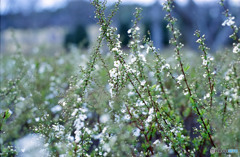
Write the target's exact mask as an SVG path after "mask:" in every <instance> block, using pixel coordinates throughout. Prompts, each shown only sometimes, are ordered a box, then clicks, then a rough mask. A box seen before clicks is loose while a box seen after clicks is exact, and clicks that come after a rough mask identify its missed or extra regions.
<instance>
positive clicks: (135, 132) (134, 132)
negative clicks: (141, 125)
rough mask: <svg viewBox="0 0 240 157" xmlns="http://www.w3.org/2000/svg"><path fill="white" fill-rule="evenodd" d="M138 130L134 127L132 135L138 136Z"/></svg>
mask: <svg viewBox="0 0 240 157" xmlns="http://www.w3.org/2000/svg"><path fill="white" fill-rule="evenodd" d="M140 132H141V131H140V130H139V129H138V128H137V129H135V130H134V131H133V135H134V136H136V137H138V136H140Z"/></svg>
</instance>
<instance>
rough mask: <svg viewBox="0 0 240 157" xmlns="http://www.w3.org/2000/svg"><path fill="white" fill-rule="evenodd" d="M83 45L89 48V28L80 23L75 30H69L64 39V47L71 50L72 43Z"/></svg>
mask: <svg viewBox="0 0 240 157" xmlns="http://www.w3.org/2000/svg"><path fill="white" fill-rule="evenodd" d="M71 44H72V45H75V46H81V47H82V48H88V46H89V38H88V34H87V30H86V28H85V27H84V26H82V25H78V26H77V27H76V28H75V29H74V31H73V32H68V33H67V34H66V36H65V39H64V47H65V48H66V49H67V50H69V46H70V45H71Z"/></svg>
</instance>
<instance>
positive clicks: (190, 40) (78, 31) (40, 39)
mask: <svg viewBox="0 0 240 157" xmlns="http://www.w3.org/2000/svg"><path fill="white" fill-rule="evenodd" d="M108 2H109V3H108V9H107V10H108V11H109V10H110V8H112V7H113V3H114V2H116V0H115V1H114V0H108ZM122 2H123V3H122V5H121V7H120V11H118V13H117V15H116V16H115V17H114V20H113V21H114V22H113V25H114V26H116V27H118V33H120V35H121V41H122V44H123V47H126V46H127V43H128V41H129V37H128V34H127V30H128V29H129V28H130V27H131V26H132V23H131V20H132V19H134V16H133V13H134V10H135V8H136V7H142V8H143V12H142V16H143V18H142V20H141V23H140V28H141V31H142V34H143V35H144V34H145V35H146V34H147V31H148V30H149V31H150V32H151V39H152V40H153V41H154V45H155V46H156V47H157V48H161V49H164V48H167V46H168V44H169V42H168V40H169V38H170V37H169V32H168V30H167V29H166V21H165V20H164V16H165V12H164V11H163V10H162V2H163V1H162V0H160V1H159V0H123V1H122ZM225 3H226V5H227V7H228V8H230V10H231V13H232V14H233V16H235V21H236V23H237V24H238V25H239V24H240V0H226V2H225ZM222 12H223V10H222V8H221V7H220V5H219V4H218V0H176V3H175V9H174V14H175V15H174V16H175V17H177V18H178V23H177V24H178V27H179V28H180V30H181V32H182V34H183V35H182V38H181V40H182V42H183V43H184V44H185V45H186V46H187V47H188V48H191V49H196V48H197V46H196V44H195V41H196V39H195V37H194V36H193V34H194V31H195V30H196V29H200V30H201V31H202V33H204V34H206V35H207V36H206V40H207V41H206V42H207V44H208V45H211V46H210V48H211V50H212V51H213V52H215V51H217V50H219V49H221V48H222V47H226V46H228V45H230V44H231V40H230V39H227V38H225V36H229V35H230V33H231V29H230V28H229V27H223V26H222V23H223V21H224V20H225V19H226V17H225V16H224V15H223V14H222ZM0 18H1V28H0V30H1V33H0V35H1V49H0V50H1V53H4V52H11V51H14V46H13V45H14V44H13V43H14V40H17V41H18V42H19V45H21V48H22V50H23V52H24V53H37V52H39V51H40V50H45V51H49V52H51V53H55V52H59V51H66V52H68V51H69V49H70V47H71V46H72V45H75V46H77V47H78V46H80V47H81V48H88V47H89V46H90V45H91V44H93V43H94V41H95V40H96V38H97V35H98V25H97V24H96V23H97V19H94V7H93V6H92V5H91V4H90V1H88V0H1V10H0ZM13 36H14V37H13Z"/></svg>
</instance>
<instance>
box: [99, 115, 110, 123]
mask: <svg viewBox="0 0 240 157" xmlns="http://www.w3.org/2000/svg"><path fill="white" fill-rule="evenodd" d="M109 119H110V116H109V115H108V114H104V115H102V116H101V117H100V122H101V123H106V122H107V121H108V120H109Z"/></svg>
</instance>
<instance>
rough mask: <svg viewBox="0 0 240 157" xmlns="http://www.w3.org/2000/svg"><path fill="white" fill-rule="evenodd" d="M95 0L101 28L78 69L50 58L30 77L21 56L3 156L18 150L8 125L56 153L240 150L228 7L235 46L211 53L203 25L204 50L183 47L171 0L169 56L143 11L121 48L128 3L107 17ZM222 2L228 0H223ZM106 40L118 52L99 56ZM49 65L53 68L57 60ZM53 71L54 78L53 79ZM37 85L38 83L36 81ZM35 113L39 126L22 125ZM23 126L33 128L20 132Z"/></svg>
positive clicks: (7, 97) (237, 79)
mask: <svg viewBox="0 0 240 157" xmlns="http://www.w3.org/2000/svg"><path fill="white" fill-rule="evenodd" d="M92 4H93V5H94V6H95V7H96V17H97V18H98V19H99V25H100V35H99V37H98V40H97V45H96V46H95V47H94V49H93V53H92V54H91V56H88V55H85V54H82V56H80V57H76V56H78V55H77V54H73V58H74V59H75V60H74V62H70V63H73V65H75V63H77V62H78V61H79V58H81V60H83V59H84V58H88V62H87V63H86V64H84V65H83V66H80V72H77V73H74V74H73V73H71V72H70V73H68V72H69V71H70V70H71V68H73V67H74V66H73V65H72V64H70V65H72V66H70V67H69V68H67V67H68V66H67V65H68V64H61V65H62V66H59V65H57V66H56V68H49V66H48V65H45V66H44V67H45V68H44V69H45V70H46V72H47V73H46V75H45V76H42V75H38V74H37V72H39V71H42V70H40V69H41V68H40V69H39V70H36V71H35V70H33V71H32V73H30V75H20V74H21V73H22V72H21V71H25V72H29V71H31V70H29V69H28V68H22V67H25V65H24V64H22V63H23V62H20V63H21V64H20V65H21V66H20V65H19V67H20V68H19V70H20V72H18V73H16V76H12V77H13V78H15V79H12V80H13V81H11V82H4V86H3V87H2V86H1V97H3V98H4V99H3V101H1V106H2V104H3V106H4V107H1V112H2V117H1V118H2V120H1V122H4V123H1V126H2V131H3V132H4V134H3V136H2V143H1V152H2V153H4V155H6V154H8V155H10V154H11V153H15V154H16V151H14V149H12V147H11V148H10V146H12V143H11V142H12V141H14V140H15V139H17V138H19V136H16V138H15V139H11V136H9V135H10V134H11V132H9V129H8V128H9V126H13V127H11V130H13V131H15V132H16V134H17V133H19V132H20V133H22V132H24V133H25V134H28V133H30V132H35V133H38V134H40V135H41V136H42V138H43V139H44V140H45V143H46V144H45V145H44V146H45V149H46V150H47V151H48V155H49V156H60V155H61V156H169V155H170V154H172V155H174V156H210V149H211V153H212V156H218V155H220V153H214V152H219V151H221V150H227V149H237V148H238V147H239V141H240V139H239V138H240V132H239V124H240V119H239V117H240V115H239V113H240V112H239V111H240V108H239V107H240V106H239V101H240V97H239V94H240V88H239V83H240V76H239V72H240V69H239V68H240V66H239V59H240V57H239V54H240V40H239V37H238V30H239V28H238V27H237V26H236V25H235V22H234V18H233V17H232V16H231V15H230V14H229V12H228V10H225V15H226V18H227V20H226V21H225V22H224V23H223V25H228V26H230V27H231V28H232V29H233V32H234V33H233V34H232V35H230V37H231V38H232V39H233V42H234V44H233V49H231V50H229V51H226V52H221V53H218V54H215V55H210V54H208V51H209V48H208V47H207V45H206V44H205V35H201V33H200V31H198V30H197V31H196V32H195V36H196V42H197V43H198V44H199V51H200V52H201V54H202V55H201V56H200V55H197V54H191V53H188V52H185V49H183V47H184V45H183V44H182V43H181V42H180V41H179V40H180V37H181V33H180V31H179V30H178V29H177V28H176V27H175V23H176V21H177V20H176V19H175V18H174V17H173V16H172V0H167V1H166V2H165V3H164V10H165V11H166V20H167V21H168V25H167V28H168V29H169V31H170V32H171V34H172V38H171V39H170V44H172V45H173V47H174V54H173V55H172V56H169V54H170V53H168V55H166V56H165V55H164V54H161V53H160V52H159V51H160V50H157V49H156V48H154V46H153V43H152V41H150V40H149V39H146V38H140V37H141V36H140V29H139V27H138V23H139V19H140V17H141V9H139V8H137V9H136V12H135V14H134V15H135V18H136V19H135V21H134V22H133V26H132V28H131V29H129V30H128V34H129V37H130V39H131V40H130V43H129V44H128V46H129V52H128V51H127V52H126V51H123V50H122V49H121V42H120V40H119V39H120V35H118V34H116V33H115V32H116V31H117V29H116V28H114V27H111V22H112V21H111V19H112V17H113V16H114V15H115V13H116V11H117V10H118V6H119V4H120V1H119V2H118V3H116V4H115V8H114V9H113V10H112V11H111V14H110V15H108V16H106V15H105V12H104V11H105V9H106V6H105V5H106V3H105V2H99V1H98V0H94V1H93V2H92ZM220 4H221V5H222V6H224V4H223V1H221V3H220ZM224 8H225V6H224ZM104 40H105V41H106V42H107V45H108V47H109V50H110V52H111V54H108V55H106V56H103V54H101V46H102V43H103V41H104ZM86 56H87V57H86ZM16 61H19V59H17V60H16ZM50 63H51V64H53V65H55V63H56V59H53V60H51V61H50V62H49V64H50ZM6 64H7V63H6ZM38 64H40V62H38ZM41 64H42V63H41ZM51 67H52V66H51ZM6 68H7V66H6ZM75 68H76V67H75ZM75 68H73V69H75ZM13 69H14V68H13ZM47 69H48V70H47ZM49 69H51V70H50V73H48V71H49ZM64 69H65V70H64ZM45 70H44V71H45ZM58 70H59V71H58ZM54 71H55V72H54ZM51 72H52V73H51ZM4 73H5V72H4ZM6 73H7V71H6ZM66 73H67V75H65V74H66ZM51 75H53V76H54V78H52V79H50V80H49V76H51ZM69 75H72V76H71V77H69ZM26 77H29V78H31V77H33V78H35V79H34V80H33V81H30V79H24V78H26ZM4 78H5V79H6V78H7V76H6V77H4ZM60 78H62V79H60ZM67 78H68V79H69V80H68V84H67V85H66V82H67V81H66V79H67ZM58 79H60V80H59V81H57V80H58ZM21 80H24V81H21ZM35 80H36V82H38V83H36V86H35V83H34V82H35ZM49 81H50V82H49ZM51 81H54V82H56V83H54V87H59V88H60V89H62V91H63V92H64V94H60V93H59V92H58V93H56V94H55V95H54V97H51V98H50V99H48V98H47V97H46V95H48V94H49V93H52V92H54V91H57V90H56V89H55V88H49V84H50V86H51V85H53V83H51ZM32 82H33V85H34V86H32V87H34V88H30V87H29V86H28V85H29V84H30V83H32ZM26 83H27V84H26ZM13 84H14V85H15V86H14V88H12V87H13V86H12V85H13ZM15 87H16V88H15ZM35 87H36V89H35ZM39 92H40V93H39ZM43 95H44V96H43ZM20 96H21V97H20ZM11 100H18V101H16V102H15V101H11ZM57 102H58V103H57ZM19 103H23V104H25V105H19ZM29 104H32V105H29ZM19 106H24V107H20V108H19ZM27 108H30V110H28V112H26V111H25V110H26V109H27ZM9 109H10V110H11V112H12V115H10V114H9V113H10V111H9ZM15 109H18V110H19V111H18V112H16V111H15ZM23 111H25V112H24V113H23ZM19 112H20V113H19ZM6 115H7V116H6ZM9 115H10V117H9ZM19 116H27V118H21V117H19ZM6 117H8V119H7V120H6ZM11 117H12V118H11ZM27 119H28V120H29V119H31V120H32V122H34V123H30V124H28V125H26V124H22V123H23V122H26V120H27ZM20 122H21V123H20ZM22 126H25V128H26V129H22V130H21V129H18V128H19V127H22ZM17 129H18V130H17ZM29 129H31V131H29ZM19 130H21V131H19ZM6 156H7V155H6Z"/></svg>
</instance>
